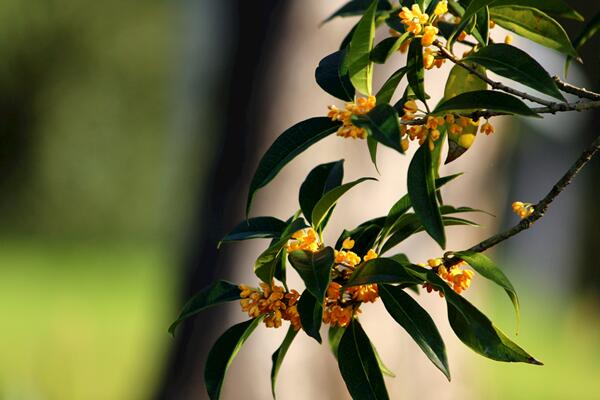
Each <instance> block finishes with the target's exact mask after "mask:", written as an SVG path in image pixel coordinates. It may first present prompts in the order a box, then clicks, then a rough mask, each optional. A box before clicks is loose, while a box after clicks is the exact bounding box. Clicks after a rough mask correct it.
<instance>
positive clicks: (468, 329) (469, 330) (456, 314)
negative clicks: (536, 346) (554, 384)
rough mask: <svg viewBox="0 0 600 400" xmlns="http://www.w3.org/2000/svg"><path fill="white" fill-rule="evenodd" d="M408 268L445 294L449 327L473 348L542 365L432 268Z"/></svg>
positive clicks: (497, 357) (493, 356)
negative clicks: (457, 292)
mask: <svg viewBox="0 0 600 400" xmlns="http://www.w3.org/2000/svg"><path fill="white" fill-rule="evenodd" d="M407 270H408V271H410V272H411V273H413V274H414V275H415V277H419V278H421V279H423V280H426V281H428V282H429V283H431V284H432V285H433V286H435V287H436V288H438V289H439V290H441V291H442V292H443V293H444V298H445V299H446V304H447V306H448V319H449V320H450V326H451V327H452V329H453V330H454V333H456V336H458V338H459V339H460V340H461V341H462V342H463V343H464V344H466V345H467V346H468V347H470V348H471V349H472V350H474V351H475V352H477V353H478V354H481V355H482V356H484V357H487V358H490V359H492V360H497V361H506V362H524V363H529V364H536V365H542V363H541V362H539V361H537V360H536V359H535V358H533V357H532V356H530V355H529V354H528V353H527V352H526V351H525V350H523V349H522V348H521V347H519V346H518V345H517V344H516V343H514V342H512V341H511V340H510V339H509V338H508V337H507V336H506V335H505V334H504V333H502V331H501V330H500V329H498V328H497V327H496V326H495V325H494V324H493V323H492V321H490V320H489V319H488V318H487V317H486V316H485V315H484V314H482V313H481V311H479V310H478V309H477V308H476V307H475V306H473V305H472V304H471V303H469V302H468V301H467V300H466V299H465V298H463V297H462V296H460V295H458V294H456V292H454V290H452V289H451V288H450V286H448V285H447V284H446V283H445V282H444V281H443V280H442V278H440V277H439V276H437V275H436V274H435V273H434V272H433V271H431V270H428V269H426V268H423V267H418V266H408V267H407Z"/></svg>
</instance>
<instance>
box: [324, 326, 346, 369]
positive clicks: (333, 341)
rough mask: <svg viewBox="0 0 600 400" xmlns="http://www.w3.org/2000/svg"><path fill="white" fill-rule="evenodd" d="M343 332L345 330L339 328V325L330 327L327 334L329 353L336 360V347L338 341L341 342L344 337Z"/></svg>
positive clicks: (338, 343)
mask: <svg viewBox="0 0 600 400" xmlns="http://www.w3.org/2000/svg"><path fill="white" fill-rule="evenodd" d="M345 331H346V328H344V327H341V326H339V325H331V326H330V327H329V331H328V333H327V339H328V341H329V348H330V349H331V353H332V354H333V356H334V357H335V359H336V360H337V357H338V347H339V345H340V340H342V336H344V332H345Z"/></svg>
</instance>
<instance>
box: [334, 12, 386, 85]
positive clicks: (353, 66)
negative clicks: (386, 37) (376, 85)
mask: <svg viewBox="0 0 600 400" xmlns="http://www.w3.org/2000/svg"><path fill="white" fill-rule="evenodd" d="M376 8H377V0H375V1H373V3H372V4H371V6H370V7H369V8H368V9H367V11H366V12H365V14H364V15H363V17H362V18H361V20H360V21H359V22H358V24H357V25H356V29H355V30H354V33H353V34H352V39H351V40H350V45H349V46H348V52H347V53H346V57H345V60H344V66H345V68H342V73H346V71H347V72H348V74H349V76H350V81H351V82H352V85H353V86H354V87H355V88H356V90H358V91H359V92H361V93H363V94H367V95H370V94H371V90H372V89H371V86H372V79H373V63H372V62H371V60H370V59H369V55H370V54H371V50H372V49H373V40H374V39H375V10H376Z"/></svg>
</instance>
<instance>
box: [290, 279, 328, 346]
mask: <svg viewBox="0 0 600 400" xmlns="http://www.w3.org/2000/svg"><path fill="white" fill-rule="evenodd" d="M296 308H297V309H298V314H299V315H300V323H301V324H302V330H304V332H306V334H307V335H308V336H310V337H312V338H314V339H315V340H316V341H317V342H319V343H321V334H320V333H319V330H320V329H321V322H322V319H323V307H322V306H321V304H319V302H318V301H317V299H316V298H315V296H313V295H312V294H311V293H310V292H309V291H308V290H304V292H302V295H301V296H300V299H299V300H298V303H297V306H296Z"/></svg>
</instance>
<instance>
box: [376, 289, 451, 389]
mask: <svg viewBox="0 0 600 400" xmlns="http://www.w3.org/2000/svg"><path fill="white" fill-rule="evenodd" d="M379 295H380V296H381V300H383V305H384V306H385V309H386V310H387V311H388V313H390V315H391V316H392V318H394V320H396V322H397V323H398V324H400V325H401V326H402V327H403V328H404V329H405V330H406V332H407V333H408V334H409V335H410V336H411V337H412V338H413V339H414V341H415V342H417V344H418V345H419V347H420V348H421V350H423V352H424V353H425V355H427V357H429V359H430V360H431V362H433V364H434V365H435V366H436V367H437V368H438V369H439V370H440V371H442V372H443V373H444V375H446V377H447V378H448V380H450V369H449V367H448V357H447V356H446V347H445V346H444V341H443V340H442V337H441V336H440V333H439V331H438V329H437V327H436V326H435V323H434V322H433V320H432V319H431V317H430V316H429V314H428V313H427V311H425V309H423V307H421V306H420V305H419V303H417V302H416V301H415V300H413V298H412V297H410V296H409V295H408V294H407V293H406V292H404V290H402V289H401V288H399V287H396V286H392V285H380V286H379Z"/></svg>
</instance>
